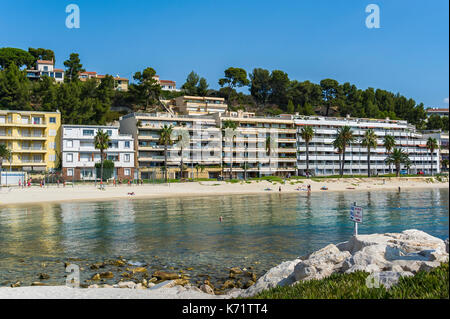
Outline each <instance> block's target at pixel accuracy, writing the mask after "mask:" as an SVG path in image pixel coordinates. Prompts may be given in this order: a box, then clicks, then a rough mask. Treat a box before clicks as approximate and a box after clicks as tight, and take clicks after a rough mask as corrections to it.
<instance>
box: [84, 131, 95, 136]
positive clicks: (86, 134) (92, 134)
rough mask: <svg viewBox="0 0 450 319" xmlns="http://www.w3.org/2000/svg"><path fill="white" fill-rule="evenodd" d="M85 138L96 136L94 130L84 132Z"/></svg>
mask: <svg viewBox="0 0 450 319" xmlns="http://www.w3.org/2000/svg"><path fill="white" fill-rule="evenodd" d="M83 136H94V130H83Z"/></svg>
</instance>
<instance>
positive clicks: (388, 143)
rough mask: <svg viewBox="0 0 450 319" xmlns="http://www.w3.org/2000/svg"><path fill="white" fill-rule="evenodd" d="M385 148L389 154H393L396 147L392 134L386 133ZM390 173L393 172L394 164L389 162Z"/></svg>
mask: <svg viewBox="0 0 450 319" xmlns="http://www.w3.org/2000/svg"><path fill="white" fill-rule="evenodd" d="M383 145H384V148H385V149H386V153H387V155H388V156H389V155H390V154H391V151H392V149H393V148H394V147H395V138H394V137H393V136H392V135H386V136H385V137H384V141H383ZM389 173H392V166H391V164H389Z"/></svg>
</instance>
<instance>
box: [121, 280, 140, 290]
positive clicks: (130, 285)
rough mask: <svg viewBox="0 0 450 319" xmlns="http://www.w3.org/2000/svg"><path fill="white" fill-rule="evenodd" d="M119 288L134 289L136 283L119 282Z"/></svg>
mask: <svg viewBox="0 0 450 319" xmlns="http://www.w3.org/2000/svg"><path fill="white" fill-rule="evenodd" d="M117 285H118V286H119V288H129V289H135V288H136V283H134V282H132V281H121V282H119V283H118V284H117Z"/></svg>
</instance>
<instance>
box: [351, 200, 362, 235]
mask: <svg viewBox="0 0 450 319" xmlns="http://www.w3.org/2000/svg"><path fill="white" fill-rule="evenodd" d="M350 220H351V221H353V222H354V223H355V233H354V235H355V236H357V235H358V223H362V222H363V209H362V207H359V206H356V202H354V203H353V205H352V206H351V207H350Z"/></svg>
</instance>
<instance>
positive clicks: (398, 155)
mask: <svg viewBox="0 0 450 319" xmlns="http://www.w3.org/2000/svg"><path fill="white" fill-rule="evenodd" d="M385 161H386V162H387V163H389V164H394V166H395V172H396V175H397V177H398V176H399V175H400V169H401V164H407V163H408V162H409V157H408V154H406V153H405V152H403V150H402V149H399V148H394V150H393V151H392V153H391V154H389V156H388V157H387V158H386V159H385Z"/></svg>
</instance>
